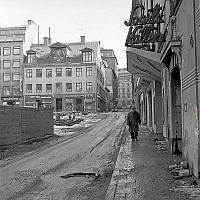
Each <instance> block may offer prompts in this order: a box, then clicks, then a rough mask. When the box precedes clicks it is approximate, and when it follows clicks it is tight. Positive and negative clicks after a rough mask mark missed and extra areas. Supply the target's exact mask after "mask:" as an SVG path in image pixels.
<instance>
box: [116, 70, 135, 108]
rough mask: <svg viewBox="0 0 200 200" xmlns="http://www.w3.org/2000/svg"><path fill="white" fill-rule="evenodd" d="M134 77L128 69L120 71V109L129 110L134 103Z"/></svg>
mask: <svg viewBox="0 0 200 200" xmlns="http://www.w3.org/2000/svg"><path fill="white" fill-rule="evenodd" d="M132 83H133V77H132V74H131V73H130V72H128V71H127V68H121V69H118V108H129V107H130V105H131V104H132V103H133V95H132V94H133V87H132Z"/></svg>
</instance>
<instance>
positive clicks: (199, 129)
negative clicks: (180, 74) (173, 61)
mask: <svg viewBox="0 0 200 200" xmlns="http://www.w3.org/2000/svg"><path fill="white" fill-rule="evenodd" d="M195 8H196V2H195V0H193V15H194V48H195V49H194V51H195V52H194V53H195V65H196V76H197V80H198V60H197V33H196V28H197V27H196V12H195ZM197 80H196V102H197V120H198V132H199V131H200V122H199V120H200V119H199V118H200V117H199V113H200V112H199V96H198V81H197ZM198 152H199V148H198ZM198 173H199V166H198ZM197 176H198V177H199V174H198V175H197Z"/></svg>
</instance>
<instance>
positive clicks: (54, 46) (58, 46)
mask: <svg viewBox="0 0 200 200" xmlns="http://www.w3.org/2000/svg"><path fill="white" fill-rule="evenodd" d="M49 47H50V48H68V49H69V50H71V49H70V47H69V45H66V44H63V43H60V42H56V43H54V44H52V45H50V46H49Z"/></svg>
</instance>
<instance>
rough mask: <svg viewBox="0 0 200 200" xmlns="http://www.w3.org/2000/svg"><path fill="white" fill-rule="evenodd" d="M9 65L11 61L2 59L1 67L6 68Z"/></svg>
mask: <svg viewBox="0 0 200 200" xmlns="http://www.w3.org/2000/svg"><path fill="white" fill-rule="evenodd" d="M10 66H11V61H10V60H4V61H3V68H4V69H8V68H10Z"/></svg>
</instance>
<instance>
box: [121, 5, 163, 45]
mask: <svg viewBox="0 0 200 200" xmlns="http://www.w3.org/2000/svg"><path fill="white" fill-rule="evenodd" d="M144 10H145V8H144V6H143V5H138V6H136V7H135V8H134V9H133V10H132V11H131V16H130V19H129V21H125V22H124V24H125V25H126V26H130V28H129V31H128V35H127V39H126V43H125V46H126V47H135V48H145V47H150V44H154V43H155V42H163V41H165V37H164V34H162V33H161V32H160V24H161V23H164V18H163V13H162V8H161V6H160V5H159V4H156V5H155V7H154V8H152V9H148V10H147V14H146V15H145V14H144ZM138 11H140V13H141V15H138V13H139V12H138Z"/></svg>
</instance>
